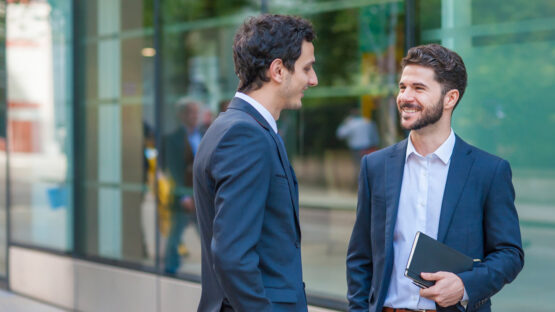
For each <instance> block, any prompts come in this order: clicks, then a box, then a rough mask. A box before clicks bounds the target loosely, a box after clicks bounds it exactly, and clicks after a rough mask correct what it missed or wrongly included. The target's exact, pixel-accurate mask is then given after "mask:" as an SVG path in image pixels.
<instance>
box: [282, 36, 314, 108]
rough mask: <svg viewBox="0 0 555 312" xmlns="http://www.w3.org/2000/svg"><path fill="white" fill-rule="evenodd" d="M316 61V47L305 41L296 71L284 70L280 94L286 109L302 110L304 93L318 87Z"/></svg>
mask: <svg viewBox="0 0 555 312" xmlns="http://www.w3.org/2000/svg"><path fill="white" fill-rule="evenodd" d="M314 61H315V58H314V45H313V44H312V43H311V42H308V41H303V43H302V46H301V55H300V56H299V58H298V59H297V61H296V62H295V70H294V71H293V72H290V71H289V70H287V69H285V68H284V70H285V77H284V81H283V84H282V85H281V87H280V92H279V93H280V96H281V97H282V98H283V100H284V107H283V108H284V109H299V108H301V106H302V103H301V99H302V98H303V96H304V91H305V90H306V89H308V88H309V87H314V86H316V85H318V77H317V76H316V72H315V71H314V68H313V65H314Z"/></svg>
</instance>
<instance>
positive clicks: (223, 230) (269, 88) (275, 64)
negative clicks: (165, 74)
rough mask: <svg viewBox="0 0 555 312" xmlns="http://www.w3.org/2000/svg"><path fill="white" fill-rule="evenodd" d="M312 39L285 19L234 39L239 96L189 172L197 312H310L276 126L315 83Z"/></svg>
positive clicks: (302, 23)
mask: <svg viewBox="0 0 555 312" xmlns="http://www.w3.org/2000/svg"><path fill="white" fill-rule="evenodd" d="M313 38H314V32H313V29H312V26H311V25H310V23H309V22H308V21H306V20H303V19H301V18H297V17H291V16H283V15H261V16H258V17H254V18H250V19H248V20H247V21H246V22H245V23H244V24H243V25H242V26H241V27H240V28H239V30H238V32H237V34H236V35H235V39H234V44H233V59H234V62H235V72H236V73H237V76H238V77H239V80H240V81H239V87H238V92H237V93H236V94H235V97H234V98H233V100H232V101H231V103H230V105H229V107H228V109H227V111H226V112H224V113H221V114H220V116H219V117H218V118H217V119H216V120H215V121H214V122H213V123H212V125H211V126H210V128H209V129H208V131H207V132H206V134H205V136H204V138H203V139H202V142H201V144H200V147H199V151H198V153H197V157H196V160H195V165H194V191H195V202H196V206H197V216H198V221H199V227H200V232H201V245H202V277H201V280H202V295H201V299H200V304H199V307H198V311H257V312H263V311H307V304H306V296H305V291H304V283H303V279H302V268H301V252H300V241H301V233H300V228H299V219H298V215H299V201H298V189H297V181H296V178H295V174H294V172H293V169H292V167H291V165H290V164H289V160H288V159H287V153H286V151H285V146H284V145H283V141H282V140H281V138H280V136H279V134H278V133H277V126H276V120H277V119H278V118H279V115H280V112H281V111H282V110H283V109H299V108H300V107H301V98H302V97H303V92H304V91H305V90H306V89H307V88H309V87H312V86H315V85H316V84H317V83H318V80H317V77H316V73H315V72H314V69H313V64H314V61H315V58H314V46H313V45H312V43H311V42H312V40H313Z"/></svg>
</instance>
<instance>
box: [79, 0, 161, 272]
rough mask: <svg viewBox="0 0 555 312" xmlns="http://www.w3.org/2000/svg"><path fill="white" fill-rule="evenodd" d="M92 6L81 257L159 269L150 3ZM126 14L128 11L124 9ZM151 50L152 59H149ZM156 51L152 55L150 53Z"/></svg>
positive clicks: (84, 96)
mask: <svg viewBox="0 0 555 312" xmlns="http://www.w3.org/2000/svg"><path fill="white" fill-rule="evenodd" d="M128 2H129V1H127V0H118V1H111V0H98V1H87V2H86V4H83V5H82V6H80V7H79V10H80V12H82V13H83V17H84V18H82V19H80V20H79V21H78V22H79V24H78V29H79V30H80V32H81V33H83V34H85V35H84V36H83V37H82V38H80V40H79V42H78V47H79V51H80V58H79V66H80V67H81V68H82V69H83V70H81V71H79V74H80V75H81V76H80V77H78V79H77V81H78V82H79V85H78V86H77V88H78V90H79V91H80V92H79V95H80V97H79V98H78V103H79V109H80V111H81V112H82V113H80V114H78V116H79V118H80V120H79V122H78V124H79V131H78V133H79V134H80V138H79V142H80V144H79V145H78V146H77V147H76V150H77V155H79V156H80V158H79V159H78V160H79V163H80V164H81V166H80V167H79V168H78V169H79V172H80V174H81V175H82V179H80V180H79V181H77V182H78V186H79V189H78V190H79V197H78V199H79V203H81V204H80V206H79V208H80V209H79V211H78V215H77V218H76V220H77V222H78V225H79V226H77V227H76V229H77V231H78V233H77V235H76V237H77V238H78V240H79V241H78V244H77V246H76V247H77V249H78V252H79V253H80V254H83V255H86V256H93V257H102V258H109V259H115V260H122V261H126V262H130V263H135V264H140V265H150V266H153V265H154V263H155V257H156V252H155V251H156V239H155V238H156V230H155V229H156V223H155V222H156V213H157V203H156V196H155V193H154V185H155V173H156V163H157V151H156V149H155V146H156V142H155V139H154V138H155V127H156V125H155V123H154V119H155V118H154V117H155V112H154V58H153V56H154V55H155V54H156V51H153V40H152V14H153V11H152V9H153V8H152V3H150V2H148V3H145V4H143V3H142V2H140V3H137V2H136V1H134V2H133V4H131V3H128ZM124 7H126V9H125V10H124V9H123V8H124ZM145 51H147V52H145ZM148 51H151V53H148Z"/></svg>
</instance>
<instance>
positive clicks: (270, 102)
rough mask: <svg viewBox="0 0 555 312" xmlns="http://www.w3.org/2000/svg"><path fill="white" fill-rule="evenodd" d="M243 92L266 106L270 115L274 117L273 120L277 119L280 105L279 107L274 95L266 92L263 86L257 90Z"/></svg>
mask: <svg viewBox="0 0 555 312" xmlns="http://www.w3.org/2000/svg"><path fill="white" fill-rule="evenodd" d="M245 94H246V95H248V96H250V97H251V98H253V99H255V100H256V101H257V102H258V103H260V105H262V106H264V108H266V109H267V110H268V111H269V112H270V114H272V117H274V119H275V120H278V119H279V115H280V113H281V107H279V105H278V103H277V102H276V97H275V96H271V95H270V94H271V93H270V92H268V90H266V88H265V87H262V88H260V89H258V90H254V91H250V92H248V93H245Z"/></svg>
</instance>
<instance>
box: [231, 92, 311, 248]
mask: <svg viewBox="0 0 555 312" xmlns="http://www.w3.org/2000/svg"><path fill="white" fill-rule="evenodd" d="M229 108H231V109H238V110H241V111H244V112H245V113H247V114H249V115H250V116H251V117H252V118H254V120H256V121H257V122H258V123H259V124H260V125H261V126H262V127H263V128H264V129H266V131H268V133H269V134H270V136H271V137H272V139H273V140H274V143H275V144H276V146H277V148H278V156H279V159H280V161H281V166H282V167H283V171H284V172H285V176H286V177H287V181H288V184H289V194H290V196H291V203H292V204H293V208H294V209H293V210H294V213H295V225H296V228H297V233H298V235H299V238H300V237H301V227H300V225H299V196H298V193H297V189H296V185H295V181H296V180H294V177H293V170H292V169H290V168H291V166H290V164H289V160H288V159H287V152H286V151H285V146H283V144H281V140H280V139H279V138H278V136H277V134H276V133H275V132H274V130H273V129H272V127H271V126H270V125H269V124H268V122H267V121H266V119H264V117H262V115H260V113H258V111H257V110H256V109H255V108H254V107H252V105H250V104H249V103H247V102H245V101H243V100H242V99H240V98H233V100H231V103H230V104H229Z"/></svg>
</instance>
